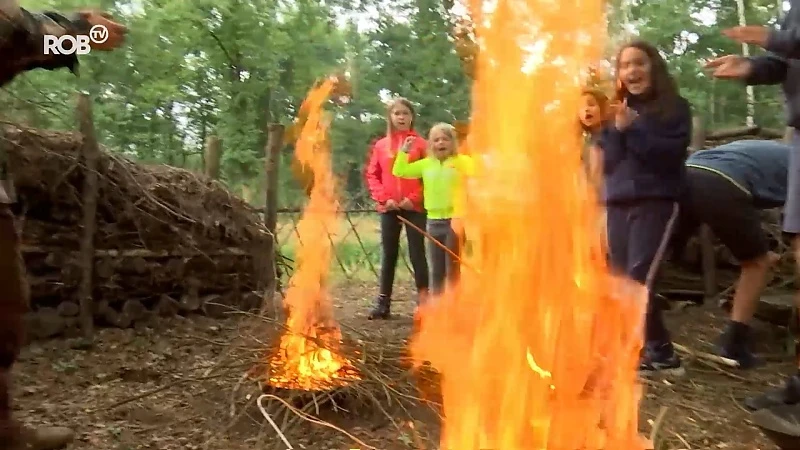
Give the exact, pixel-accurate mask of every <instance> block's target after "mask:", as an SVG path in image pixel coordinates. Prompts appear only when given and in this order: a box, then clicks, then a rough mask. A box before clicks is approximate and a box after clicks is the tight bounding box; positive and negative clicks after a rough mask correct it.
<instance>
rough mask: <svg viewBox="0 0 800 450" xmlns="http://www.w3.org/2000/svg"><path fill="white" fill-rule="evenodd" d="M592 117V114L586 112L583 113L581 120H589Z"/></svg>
mask: <svg viewBox="0 0 800 450" xmlns="http://www.w3.org/2000/svg"><path fill="white" fill-rule="evenodd" d="M593 119H594V114H590V113H586V114H584V115H583V120H585V121H586V122H591V121H592V120H593Z"/></svg>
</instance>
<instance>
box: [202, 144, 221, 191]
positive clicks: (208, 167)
mask: <svg viewBox="0 0 800 450" xmlns="http://www.w3.org/2000/svg"><path fill="white" fill-rule="evenodd" d="M221 160H222V140H221V139H220V138H218V137H216V136H213V135H212V136H209V137H208V138H207V139H206V154H205V159H204V161H205V167H204V168H203V169H204V170H203V171H204V172H205V174H206V176H207V177H209V178H211V179H212V180H217V179H219V167H220V162H221Z"/></svg>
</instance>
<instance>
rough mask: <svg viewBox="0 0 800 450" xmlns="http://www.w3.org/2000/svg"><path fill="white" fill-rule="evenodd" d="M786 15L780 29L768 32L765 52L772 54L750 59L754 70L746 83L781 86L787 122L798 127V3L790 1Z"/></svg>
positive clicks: (799, 69)
mask: <svg viewBox="0 0 800 450" xmlns="http://www.w3.org/2000/svg"><path fill="white" fill-rule="evenodd" d="M789 3H790V5H791V7H790V9H789V12H787V13H786V15H785V16H784V17H783V20H782V21H781V26H780V29H779V30H771V31H770V33H769V37H768V39H767V45H766V50H767V51H769V52H771V54H768V55H763V56H756V57H753V58H750V61H751V62H752V65H753V68H752V71H751V72H750V76H749V77H748V78H747V80H745V82H746V83H747V84H750V85H760V84H782V85H783V93H784V95H785V96H786V115H787V123H788V125H789V126H791V127H794V128H800V0H790V2H789Z"/></svg>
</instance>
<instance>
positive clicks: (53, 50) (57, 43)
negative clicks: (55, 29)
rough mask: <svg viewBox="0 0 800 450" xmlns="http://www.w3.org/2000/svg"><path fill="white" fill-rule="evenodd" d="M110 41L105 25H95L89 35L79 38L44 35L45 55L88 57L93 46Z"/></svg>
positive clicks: (82, 35) (79, 36)
mask: <svg viewBox="0 0 800 450" xmlns="http://www.w3.org/2000/svg"><path fill="white" fill-rule="evenodd" d="M107 40H108V28H106V27H105V26H103V25H95V26H93V27H92V29H91V30H89V35H88V36H87V35H84V34H79V35H77V36H70V35H67V34H65V35H63V36H54V35H52V34H45V35H44V54H45V55H71V54H73V53H75V54H78V55H86V54H88V53H89V51H90V50H91V44H102V43H104V42H106V41H107Z"/></svg>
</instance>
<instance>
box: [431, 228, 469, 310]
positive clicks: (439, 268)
mask: <svg viewBox="0 0 800 450" xmlns="http://www.w3.org/2000/svg"><path fill="white" fill-rule="evenodd" d="M428 234H430V235H431V237H433V238H434V239H436V240H437V241H438V242H439V244H443V245H444V246H445V247H447V248H448V249H450V251H451V252H453V253H455V254H456V255H457V256H458V257H461V246H462V242H461V238H460V236H458V235H457V234H456V233H455V231H453V227H452V224H451V220H450V219H433V220H431V219H429V220H428ZM428 254H429V255H430V258H431V285H432V286H431V294H433V295H440V294H441V293H442V292H444V289H445V285H446V284H447V282H449V283H457V282H458V279H459V277H460V275H461V270H460V269H461V267H460V264H459V260H458V259H456V258H454V257H453V256H452V255H451V254H450V253H448V252H447V251H445V250H444V249H443V248H442V247H440V246H439V245H438V244H437V243H436V242H433V241H429V242H428Z"/></svg>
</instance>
